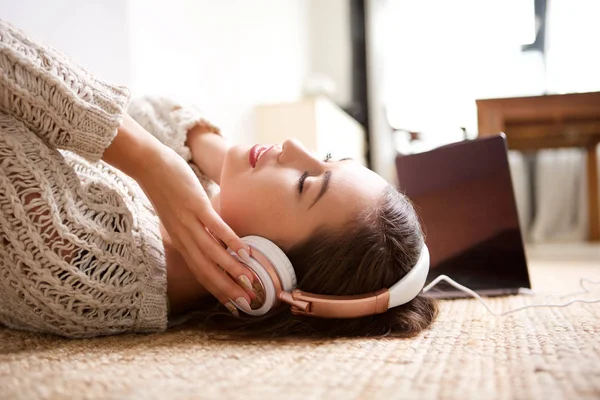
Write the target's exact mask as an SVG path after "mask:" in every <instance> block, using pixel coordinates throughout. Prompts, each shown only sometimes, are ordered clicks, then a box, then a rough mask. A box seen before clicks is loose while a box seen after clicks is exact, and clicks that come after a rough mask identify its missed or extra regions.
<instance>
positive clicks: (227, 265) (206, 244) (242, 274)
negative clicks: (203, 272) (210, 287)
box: [187, 221, 254, 290]
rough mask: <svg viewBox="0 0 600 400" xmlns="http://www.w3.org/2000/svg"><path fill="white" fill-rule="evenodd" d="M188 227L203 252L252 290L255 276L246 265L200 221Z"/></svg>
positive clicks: (244, 286) (243, 285)
mask: <svg viewBox="0 0 600 400" xmlns="http://www.w3.org/2000/svg"><path fill="white" fill-rule="evenodd" d="M187 229H188V230H189V231H190V235H192V236H193V238H194V240H196V243H197V244H198V246H200V248H201V249H202V253H203V254H204V255H205V256H206V257H207V258H208V259H209V260H211V261H212V262H213V263H215V264H217V265H219V266H220V267H221V268H223V269H224V270H225V271H227V273H228V274H230V275H231V276H232V277H234V279H236V280H238V282H239V284H240V285H241V286H242V287H243V288H245V289H248V290H252V282H253V281H254V276H253V275H252V273H251V272H250V271H249V270H248V269H247V268H246V267H244V265H243V264H242V263H240V262H239V261H237V260H236V259H235V258H234V257H233V256H232V255H231V254H229V252H228V251H227V250H225V249H224V248H223V247H221V245H220V244H219V243H218V242H217V241H216V240H215V238H213V236H212V235H211V234H210V233H209V232H208V231H207V230H206V229H205V228H204V227H203V226H202V225H201V224H200V222H199V221H198V224H197V226H188V227H187Z"/></svg>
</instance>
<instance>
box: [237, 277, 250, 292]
mask: <svg viewBox="0 0 600 400" xmlns="http://www.w3.org/2000/svg"><path fill="white" fill-rule="evenodd" d="M238 281H239V282H240V285H242V286H243V287H244V289H248V290H249V291H251V292H252V291H253V289H252V283H251V282H250V279H248V277H247V276H246V275H240V276H239V277H238Z"/></svg>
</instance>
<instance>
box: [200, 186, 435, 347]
mask: <svg viewBox="0 0 600 400" xmlns="http://www.w3.org/2000/svg"><path fill="white" fill-rule="evenodd" d="M422 245H423V234H422V231H421V227H420V224H419V221H418V217H417V214H416V212H415V210H414V208H413V206H412V205H411V203H410V201H409V200H408V198H407V197H406V196H404V195H403V194H402V193H400V192H398V191H397V190H396V188H394V187H393V186H389V187H388V188H386V190H385V192H384V193H383V196H382V199H381V202H380V205H379V207H377V208H376V209H373V210H366V211H365V212H363V213H362V214H361V215H359V216H358V218H357V219H356V220H355V221H354V222H353V223H349V224H348V226H346V227H344V229H342V230H339V231H337V232H330V231H323V230H321V231H319V232H316V233H315V234H313V235H312V236H311V237H310V238H309V239H308V240H307V241H306V242H304V243H302V244H299V245H297V246H295V247H293V248H292V249H290V250H289V251H288V252H287V256H288V257H289V259H290V261H291V262H292V265H293V266H294V269H295V271H296V276H297V279H298V288H299V289H301V290H303V291H305V292H311V293H318V294H327V295H355V294H365V293H369V292H374V291H377V290H379V289H382V288H389V287H391V286H392V285H393V284H394V283H396V282H397V281H398V280H399V279H400V278H402V277H403V276H404V275H405V274H406V273H407V272H408V271H409V270H410V269H411V268H412V266H414V265H415V264H416V262H417V260H418V258H419V255H420V250H421V246H422ZM241 314H243V313H241ZM204 315H205V316H206V318H205V326H206V327H208V328H210V329H211V330H218V331H221V332H223V331H225V332H227V333H228V334H232V335H233V336H238V337H239V336H244V337H256V338H260V337H263V338H264V337H280V336H305V337H306V336H310V337H351V336H388V335H389V336H396V337H412V336H415V335H417V334H418V333H419V332H421V331H422V330H423V329H425V328H427V327H428V326H429V325H430V324H431V323H432V322H433V320H434V319H435V317H436V315H437V306H436V303H435V301H434V300H433V299H430V298H427V297H424V296H422V295H419V296H417V297H416V298H415V299H413V300H412V301H410V302H409V303H407V304H404V305H402V306H399V307H395V308H392V309H390V310H388V311H387V312H385V313H383V314H377V315H371V316H367V317H361V318H354V319H324V318H315V317H305V316H295V315H292V314H291V312H290V310H289V307H288V306H286V305H284V306H281V307H279V308H277V309H275V310H271V311H270V312H269V313H267V314H266V315H264V316H261V317H254V316H247V315H245V314H244V315H242V316H241V317H239V318H235V317H233V316H231V315H230V314H229V313H228V312H227V311H224V309H223V307H221V308H220V309H219V310H218V311H217V310H216V309H213V310H212V312H210V313H209V314H204Z"/></svg>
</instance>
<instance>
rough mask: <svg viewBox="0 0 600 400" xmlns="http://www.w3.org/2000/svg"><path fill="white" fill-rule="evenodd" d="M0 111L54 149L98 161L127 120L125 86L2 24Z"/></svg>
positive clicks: (7, 24) (127, 98)
mask: <svg viewBox="0 0 600 400" xmlns="http://www.w3.org/2000/svg"><path fill="white" fill-rule="evenodd" d="M0 71H1V73H0V111H1V112H4V113H6V114H9V115H12V116H13V117H15V118H16V119H18V120H19V121H21V122H23V123H24V124H25V125H26V126H27V127H28V128H29V129H30V130H31V131H33V132H34V133H35V134H37V135H38V136H40V137H41V138H42V139H44V141H45V142H46V143H48V144H49V145H50V146H52V147H55V148H59V149H65V150H71V151H73V152H75V153H77V154H79V155H80V156H82V157H84V158H86V159H87V160H88V161H90V162H95V161H98V160H99V159H100V158H101V156H102V154H103V153H104V150H105V149H106V148H107V147H108V146H109V145H110V143H111V142H112V140H113V139H114V137H115V135H116V134H117V128H118V127H119V126H120V125H121V122H122V120H123V115H124V110H125V106H126V104H127V102H128V101H129V91H128V90H127V89H126V88H125V87H121V86H116V85H111V84H108V83H106V82H104V81H102V80H100V79H98V78H96V77H95V76H94V75H92V74H91V73H90V72H88V71H86V70H85V69H83V68H82V67H80V66H79V65H77V64H75V63H74V62H73V61H71V60H69V59H68V58H67V57H65V56H64V55H62V54H61V53H59V52H58V51H56V50H55V49H53V48H51V47H49V46H45V45H43V44H41V43H39V42H37V41H35V40H33V39H31V38H29V37H27V36H26V35H25V34H24V33H23V32H21V31H20V30H18V29H16V28H14V27H13V26H11V25H10V24H9V23H8V22H6V21H3V20H0Z"/></svg>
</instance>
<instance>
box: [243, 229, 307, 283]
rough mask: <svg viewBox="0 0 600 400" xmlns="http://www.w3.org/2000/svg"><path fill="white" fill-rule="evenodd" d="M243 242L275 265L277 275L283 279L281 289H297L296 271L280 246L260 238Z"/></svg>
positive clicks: (251, 237) (250, 237)
mask: <svg viewBox="0 0 600 400" xmlns="http://www.w3.org/2000/svg"><path fill="white" fill-rule="evenodd" d="M242 241H243V242H244V243H246V244H248V245H250V246H251V247H252V250H253V251H254V250H258V251H260V253H261V254H262V255H263V256H265V257H266V258H267V259H268V260H269V261H270V262H271V264H273V267H275V270H276V271H277V275H279V278H280V279H281V287H282V289H283V290H284V291H286V292H291V291H292V290H294V289H295V288H296V285H297V281H296V271H294V267H293V266H292V263H291V261H290V260H289V258H287V256H286V255H285V253H284V252H283V250H281V249H280V248H279V246H277V245H276V244H275V243H273V242H271V241H270V240H268V239H265V238H263V237H260V236H245V237H243V238H242Z"/></svg>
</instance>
